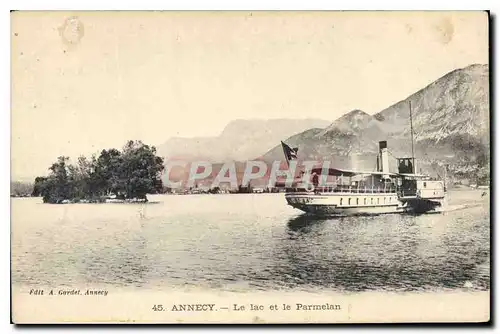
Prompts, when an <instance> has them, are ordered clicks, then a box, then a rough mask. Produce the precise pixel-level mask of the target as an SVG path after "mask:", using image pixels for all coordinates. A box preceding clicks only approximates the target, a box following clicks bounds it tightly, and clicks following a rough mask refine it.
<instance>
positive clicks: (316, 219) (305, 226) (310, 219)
mask: <svg viewBox="0 0 500 334" xmlns="http://www.w3.org/2000/svg"><path fill="white" fill-rule="evenodd" d="M326 220H327V219H326V218H324V217H320V216H314V215H309V214H306V213H303V214H300V215H298V216H295V217H293V218H290V219H289V220H288V223H287V226H288V228H289V229H290V230H291V231H293V232H303V233H309V232H311V230H312V229H313V227H315V226H317V225H321V224H322V223H324V222H325V221H326Z"/></svg>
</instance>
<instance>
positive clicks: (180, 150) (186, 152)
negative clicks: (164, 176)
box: [158, 119, 329, 162]
mask: <svg viewBox="0 0 500 334" xmlns="http://www.w3.org/2000/svg"><path fill="white" fill-rule="evenodd" d="M328 124H329V122H328V121H325V120H321V119H272V120H235V121H232V122H230V123H229V124H228V125H227V126H226V127H225V128H224V130H223V131H222V133H221V134H220V135H219V136H217V137H198V138H179V137H174V138H170V139H169V140H168V141H167V142H165V143H164V144H162V145H160V146H158V153H159V155H161V156H163V157H166V158H167V159H168V158H183V159H186V160H196V159H203V160H208V161H211V162H223V161H230V160H247V159H249V158H252V157H254V156H258V155H260V154H261V153H262V152H266V151H267V150H269V149H271V148H272V147H273V146H274V145H275V143H279V142H280V140H282V139H283V138H288V137H290V136H291V135H293V134H295V133H299V132H302V131H304V130H307V129H310V128H316V127H320V128H324V127H326V126H327V125H328Z"/></svg>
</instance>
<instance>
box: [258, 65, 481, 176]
mask: <svg viewBox="0 0 500 334" xmlns="http://www.w3.org/2000/svg"><path fill="white" fill-rule="evenodd" d="M410 102H411V106H412V114H413V125H414V137H415V150H416V156H417V158H418V159H419V160H420V162H421V164H420V166H421V167H422V168H423V169H424V172H430V170H429V169H434V170H435V169H436V168H441V167H442V166H443V165H444V164H449V165H450V170H451V171H454V172H456V173H463V174H467V173H477V172H479V170H480V169H481V168H484V167H485V166H486V167H488V166H487V165H489V164H488V161H489V69H488V65H471V66H468V67H466V68H463V69H458V70H455V71H452V72H450V73H448V74H446V75H445V76H443V77H441V78H439V79H438V80H436V81H435V82H433V83H431V84H430V85H428V86H427V87H425V88H423V89H422V90H420V91H418V92H416V93H415V94H413V95H411V96H409V97H408V98H406V99H405V100H402V101H400V102H398V103H396V104H394V105H392V106H390V107H389V108H387V109H384V110H382V111H381V112H379V113H377V114H375V115H373V116H370V115H368V114H366V113H364V112H363V111H360V110H353V111H351V112H349V113H347V114H345V115H344V116H342V117H340V118H339V119H337V120H336V121H334V122H333V123H332V124H331V125H330V126H328V127H326V128H324V129H323V130H321V129H309V130H306V131H304V132H302V133H298V134H296V135H293V136H291V137H290V138H288V139H286V142H287V143H289V144H290V145H293V146H298V147H299V159H321V158H324V159H329V160H331V161H334V162H335V164H336V165H337V166H338V167H344V168H345V167H349V168H360V169H369V170H373V168H374V166H375V163H374V161H375V156H376V153H377V142H378V141H379V140H387V141H388V145H389V150H390V151H391V153H392V154H393V155H395V156H409V155H411V140H410V118H409V111H410V109H409V105H410ZM280 154H281V159H282V157H283V154H282V149H281V146H280V145H277V146H275V147H274V148H273V149H271V150H269V151H268V152H267V153H265V154H264V155H263V156H262V158H263V159H264V160H266V161H272V160H276V159H280V158H279V156H280ZM391 160H394V159H391ZM391 164H394V161H391ZM426 169H427V170H426Z"/></svg>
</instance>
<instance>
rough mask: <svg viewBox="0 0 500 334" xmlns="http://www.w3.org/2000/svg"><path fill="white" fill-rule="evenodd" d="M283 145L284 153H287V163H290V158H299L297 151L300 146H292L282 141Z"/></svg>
mask: <svg viewBox="0 0 500 334" xmlns="http://www.w3.org/2000/svg"><path fill="white" fill-rule="evenodd" d="M281 146H282V147H283V153H284V154H285V158H286V163H287V164H288V165H290V160H294V159H297V152H298V151H299V148H298V147H294V148H291V147H290V146H288V145H287V144H285V143H284V142H283V141H282V142H281Z"/></svg>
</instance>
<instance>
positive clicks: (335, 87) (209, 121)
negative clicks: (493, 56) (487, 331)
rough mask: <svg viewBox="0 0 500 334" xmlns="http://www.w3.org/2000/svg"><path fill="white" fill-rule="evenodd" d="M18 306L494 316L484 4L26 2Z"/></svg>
mask: <svg viewBox="0 0 500 334" xmlns="http://www.w3.org/2000/svg"><path fill="white" fill-rule="evenodd" d="M10 20H11V22H10V29H11V31H10V43H11V50H10V52H11V54H10V65H11V97H10V98H11V105H10V113H11V125H10V126H11V161H10V164H11V167H10V168H11V175H10V207H11V219H10V226H11V236H10V239H11V240H10V241H11V245H10V247H11V254H10V260H11V263H10V276H11V321H12V323H14V324H117V323H121V324H123V323H127V324H287V323H298V324H321V323H323V324H325V323H327V324H381V323H382V324H394V323H404V324H408V323H486V322H488V321H490V318H491V316H490V291H491V286H490V285H491V283H490V270H491V262H490V254H491V250H490V247H491V245H490V240H491V225H490V221H491V212H490V204H491V195H490V191H491V189H490V184H491V183H490V180H491V177H490V175H491V171H490V166H491V164H490V161H491V152H490V149H491V147H490V145H491V138H490V133H492V132H490V131H491V130H490V87H491V78H490V70H491V69H490V64H489V59H490V58H489V57H490V54H489V53H490V44H489V43H490V36H489V34H490V32H489V31H490V16H489V12H487V11H23V10H21V11H12V12H11V13H10Z"/></svg>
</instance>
